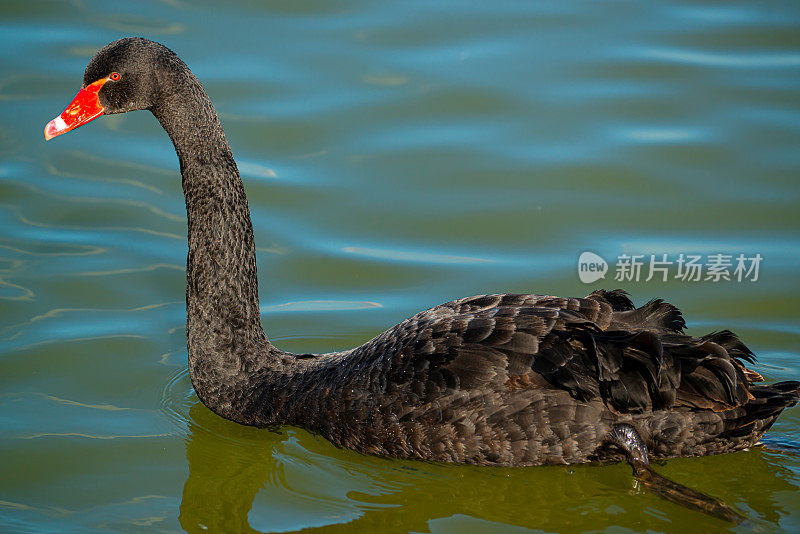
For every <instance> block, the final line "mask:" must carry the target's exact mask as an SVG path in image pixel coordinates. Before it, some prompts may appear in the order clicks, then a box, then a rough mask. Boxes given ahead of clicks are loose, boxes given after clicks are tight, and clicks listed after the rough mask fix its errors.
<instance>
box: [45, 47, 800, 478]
mask: <svg viewBox="0 0 800 534" xmlns="http://www.w3.org/2000/svg"><path fill="white" fill-rule="evenodd" d="M84 92H85V93H84ZM81 95H83V96H82V97H81ZM79 97H81V98H83V100H80V102H79ZM84 101H86V102H89V101H91V105H88V104H82V103H81V102H84ZM76 102H77V104H76ZM76 106H77V107H76ZM92 106H100V107H99V108H96V107H92ZM75 109H78V111H75V112H74V113H72V114H70V113H68V112H69V111H70V110H73V111H74V110H75ZM98 109H99V110H100V111H97V110H98ZM136 109H147V110H150V111H151V112H152V113H153V115H155V117H156V118H157V119H158V121H159V122H160V123H161V125H162V126H163V127H164V129H165V130H166V131H167V133H168V134H169V136H170V138H171V140H172V142H173V144H174V146H175V149H176V152H177V154H178V158H179V161H180V169H181V175H182V184H183V190H184V195H185V198H186V210H187V215H188V257H187V291H186V304H187V337H188V352H189V371H190V375H191V379H192V384H193V386H194V388H195V390H196V392H197V395H198V397H199V398H200V400H201V401H202V402H203V403H204V404H205V405H206V406H207V407H208V408H210V409H211V410H213V411H214V412H216V413H217V414H219V415H221V416H222V417H225V418H227V419H230V420H232V421H236V422H238V423H241V424H244V425H253V426H259V427H265V426H270V425H283V424H287V425H297V426H301V427H304V428H306V429H308V430H311V431H313V432H316V433H319V434H321V435H322V436H324V437H325V438H327V439H328V440H330V441H331V442H333V443H335V444H337V445H340V446H344V447H349V448H351V449H355V450H357V451H361V452H364V453H370V454H378V455H387V456H393V457H401V458H411V459H423V460H434V461H445V462H462V463H471V464H479V465H508V466H510V465H540V464H556V463H575V462H590V461H598V460H611V459H618V458H622V457H624V456H623V454H624V452H625V447H624V442H623V441H620V440H621V439H623V438H619V437H618V436H621V435H623V434H624V435H625V436H636V435H638V436H640V437H641V443H642V445H641V447H640V448H643V447H645V446H646V448H647V450H648V451H649V454H650V456H651V457H657V458H658V457H662V458H665V457H674V456H697V455H707V454H716V453H723V452H730V451H736V450H741V449H745V448H747V447H750V446H752V445H754V444H756V443H757V442H758V440H759V439H760V437H761V436H762V435H763V433H764V432H765V431H766V430H767V429H769V427H770V426H771V425H772V424H773V423H774V422H775V420H776V418H777V417H778V415H779V414H780V413H781V411H782V410H783V409H784V408H786V407H787V406H791V405H794V404H795V403H796V402H797V400H798V397H800V383H798V382H782V383H777V384H772V385H758V384H757V383H756V382H758V381H760V379H761V377H760V376H759V375H758V374H757V373H755V372H754V371H751V370H749V369H747V367H746V366H745V363H746V362H752V361H753V360H754V355H753V354H752V352H751V351H750V350H749V349H748V348H747V347H746V346H745V345H744V344H742V342H741V341H739V340H738V339H737V337H736V336H735V335H734V334H732V333H731V332H729V331H722V332H716V333H712V334H709V335H707V336H703V337H699V338H695V337H691V336H688V335H685V334H684V333H683V328H684V326H685V323H684V320H683V318H682V316H681V314H680V312H679V311H678V310H677V308H675V307H674V306H672V305H670V304H667V303H665V302H662V301H661V300H653V301H650V302H648V303H647V304H645V305H644V306H642V307H639V308H635V307H634V306H633V304H632V302H631V300H630V299H629V298H628V296H627V294H626V293H624V292H623V291H621V290H614V291H602V290H599V291H595V292H593V293H592V294H590V295H588V296H587V297H585V298H560V297H553V296H544V295H521V294H496V295H479V296H474V297H469V298H464V299H460V300H455V301H452V302H448V303H446V304H442V305H440V306H436V307H434V308H431V309H429V310H425V311H423V312H420V313H418V314H416V315H414V316H413V317H410V318H408V319H406V320H405V321H403V322H401V323H400V324H398V325H396V326H394V327H393V328H391V329H389V330H387V331H386V332H384V333H382V334H380V335H379V336H377V337H375V338H374V339H372V340H370V341H368V342H367V343H365V344H364V345H362V346H360V347H357V348H354V349H351V350H348V351H344V352H337V353H331V354H314V355H311V354H302V355H297V354H291V353H288V352H285V351H282V350H280V349H278V348H276V347H275V346H273V345H272V344H271V343H270V341H269V340H268V338H267V336H266V335H265V334H264V331H263V329H262V326H261V319H260V315H259V302H258V287H257V276H256V262H255V245H254V240H253V230H252V224H251V221H250V214H249V210H248V206H247V198H246V196H245V191H244V187H243V185H242V181H241V179H240V178H239V173H238V170H237V167H236V163H235V162H234V159H233V155H232V153H231V150H230V148H229V146H228V142H227V140H226V138H225V134H224V133H223V130H222V126H221V124H220V122H219V119H218V118H217V115H216V113H215V111H214V108H213V106H212V104H211V101H210V100H209V98H208V96H207V95H206V93H205V91H204V90H203V87H202V85H201V84H200V82H199V81H198V80H197V78H196V77H195V76H194V75H193V74H192V72H191V71H190V70H189V69H188V68H187V67H186V65H185V64H184V63H183V61H181V60H180V59H179V58H178V56H177V55H175V54H174V53H173V52H172V51H170V50H169V49H167V48H166V47H164V46H162V45H160V44H158V43H154V42H152V41H148V40H146V39H142V38H125V39H121V40H119V41H115V42H113V43H111V44H109V45H107V46H106V47H104V48H103V49H102V50H100V51H99V52H98V53H97V55H96V56H95V57H94V58H92V60H91V61H90V62H89V64H88V66H87V68H86V72H85V75H84V88H83V89H82V90H81V93H79V94H78V97H76V100H75V101H73V103H72V104H70V107H69V108H67V110H66V111H65V112H64V113H63V114H62V115H61V116H60V117H57V118H56V119H54V121H51V123H50V124H48V126H47V128H46V129H45V136H46V137H47V138H51V137H54V136H55V135H59V134H61V133H64V132H65V131H69V130H71V129H73V128H75V127H77V126H80V125H81V124H84V123H86V122H88V121H90V120H93V119H94V118H96V117H98V116H100V115H102V114H112V113H122V112H127V111H132V110H136ZM92 114H93V116H91V117H90V116H89V115H92ZM75 117H77V118H75ZM620 425H625V426H624V427H620ZM620 428H623V430H625V432H627V433H624V432H623V433H621V432H620V431H619V430H617V431H614V429H620ZM615 436H617V437H615ZM625 439H627V438H625ZM631 439H632V438H631ZM637 439H638V438H637ZM636 443H639V442H638V441H637V442H636ZM620 444H621V445H620Z"/></svg>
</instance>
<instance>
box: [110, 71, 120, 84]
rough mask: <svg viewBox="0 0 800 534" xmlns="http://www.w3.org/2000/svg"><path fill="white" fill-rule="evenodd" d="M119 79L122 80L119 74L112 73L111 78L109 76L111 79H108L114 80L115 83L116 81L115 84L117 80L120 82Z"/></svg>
mask: <svg viewBox="0 0 800 534" xmlns="http://www.w3.org/2000/svg"><path fill="white" fill-rule="evenodd" d="M119 78H120V76H119V72H112V73H111V76H109V77H108V79H109V80H113V81H115V82H116V81H117V80H119Z"/></svg>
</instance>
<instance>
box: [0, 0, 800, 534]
mask: <svg viewBox="0 0 800 534" xmlns="http://www.w3.org/2000/svg"><path fill="white" fill-rule="evenodd" d="M551 4H552V5H551ZM221 6H224V7H221ZM0 13H1V14H2V17H1V18H0V25H1V27H2V30H1V31H0V42H1V43H2V45H3V46H2V48H1V50H2V52H0V118H1V120H0V228H2V230H0V300H1V303H0V384H2V386H1V387H0V450H1V451H2V453H1V454H0V458H2V459H1V460H0V510H2V512H0V531H4V532H38V531H45V532H50V531H71V532H109V531H114V532H126V531H128V532H139V531H142V530H153V531H180V530H181V529H186V530H189V531H193V532H199V531H211V532H246V531H252V530H256V531H280V532H287V531H295V530H300V529H319V530H322V531H332V532H339V531H354V532H377V531H384V532H408V531H413V532H437V533H445V532H474V531H481V532H509V533H517V532H523V531H525V529H533V530H543V531H561V532H563V531H576V530H591V531H614V532H620V531H645V530H652V531H673V532H674V531H679V530H681V529H693V530H712V529H713V530H719V529H725V528H730V527H729V526H728V525H726V524H724V523H721V522H720V521H718V520H715V519H712V518H709V517H705V516H702V515H700V514H697V513H694V512H691V511H688V510H685V509H682V508H679V507H677V506H675V505H673V504H670V503H668V502H665V501H662V500H659V499H658V498H656V497H654V496H652V495H650V494H649V493H646V492H644V491H643V490H642V489H641V488H639V487H637V486H636V485H635V484H634V483H633V482H632V479H631V476H630V469H629V468H628V467H627V466H626V465H609V466H578V467H545V468H530V469H485V468H484V469H481V468H473V467H463V466H441V465H430V464H426V463H418V462H401V461H393V460H387V459H378V458H372V457H365V456H361V455H358V454H355V453H353V452H350V451H346V450H340V449H337V448H335V447H333V446H332V445H331V444H330V443H327V442H326V441H325V440H323V439H320V438H318V437H315V436H313V435H310V434H308V433H307V432H305V431H302V430H300V429H295V428H285V429H283V431H282V432H281V433H273V432H269V431H264V430H256V429H249V428H243V427H239V426H237V425H235V424H232V423H228V422H227V421H224V420H221V419H220V418H218V417H216V416H215V415H214V414H212V413H211V412H209V411H208V410H207V409H206V408H205V407H203V406H202V405H200V404H198V401H197V398H196V397H195V395H194V394H193V392H192V389H191V385H190V382H189V379H188V376H187V374H186V348H185V315H184V313H185V311H184V302H183V292H184V283H185V278H184V268H185V263H184V262H185V251H186V243H185V235H186V227H185V225H186V222H185V212H184V205H183V198H182V195H181V189H180V181H179V175H178V169H177V158H176V157H175V155H174V152H173V149H172V146H171V144H170V143H169V140H168V138H167V136H166V135H165V134H164V133H163V131H162V130H161V129H160V128H159V126H158V124H157V122H156V121H155V120H154V119H153V118H152V116H151V115H150V114H148V113H144V112H142V113H132V114H127V115H124V116H114V117H104V118H101V119H99V120H97V121H95V122H94V123H92V124H91V125H88V126H85V127H83V128H81V129H79V130H77V131H75V132H72V133H70V134H68V135H65V136H62V137H59V138H58V139H56V140H54V141H51V142H49V143H47V144H45V142H44V141H43V139H42V127H43V126H44V124H45V122H47V121H48V120H49V119H51V118H52V117H53V116H55V115H56V114H57V113H59V112H60V111H61V110H62V109H63V108H64V106H65V104H66V103H67V102H68V101H69V99H71V98H72V96H73V95H74V93H75V91H76V90H77V88H78V86H79V85H80V83H81V79H82V74H83V69H84V67H85V64H86V62H87V60H88V58H89V57H90V56H91V55H92V54H93V52H94V51H95V50H96V49H98V48H99V47H100V46H102V45H104V44H105V43H107V42H109V41H111V40H114V39H116V38H118V37H121V36H124V35H144V36H147V37H149V38H152V39H154V40H158V41H161V42H164V43H165V44H167V45H168V46H169V47H171V48H173V49H174V50H176V51H177V52H178V53H179V54H180V55H181V56H182V57H183V58H184V59H185V60H186V61H187V63H188V64H189V65H190V66H191V67H192V69H193V70H194V72H195V73H196V74H197V75H198V76H199V77H200V79H201V80H203V82H204V84H205V86H206V88H207V90H208V92H209V94H210V95H211V97H212V99H213V100H214V102H215V105H216V107H217V110H218V111H219V113H220V115H221V118H222V121H223V124H224V126H225V129H226V132H227V135H228V138H229V140H230V142H231V146H232V148H233V150H234V153H235V154H236V156H237V159H238V161H239V164H240V168H241V169H242V174H243V177H244V180H245V185H246V188H247V192H248V196H249V199H250V207H251V210H252V214H253V222H254V225H255V233H256V242H257V245H258V253H259V275H260V282H261V300H262V306H263V319H264V324H265V327H266V329H267V331H268V333H269V334H270V337H271V338H272V339H273V341H274V342H276V343H277V344H278V345H279V346H281V347H282V348H285V349H288V350H295V351H300V352H312V351H328V350H336V349H341V348H346V347H349V346H353V345H356V344H359V343H362V342H364V341H366V340H367V339H369V338H370V337H371V336H373V335H375V334H376V333H378V332H380V331H382V330H384V329H385V328H387V327H389V326H391V325H393V324H395V323H397V322H399V321H400V320H402V319H403V318H405V317H407V316H409V315H412V314H413V313H415V312H417V311H419V310H421V309H423V308H426V307H429V306H433V305H436V304H439V303H441V302H445V301H447V300H450V299H453V298H456V297H460V296H466V295H471V294H478V293H482V292H496V291H520V292H540V293H550V294H562V295H583V294H586V293H588V292H589V291H591V289H593V288H595V287H607V288H611V287H617V286H623V287H625V288H626V289H628V290H629V291H630V292H631V293H632V294H633V295H634V298H635V300H636V301H637V302H639V303H642V302H644V301H646V300H648V299H650V298H652V297H655V296H660V297H663V298H665V299H667V300H669V301H670V302H674V303H675V304H677V305H679V306H680V307H681V308H682V309H683V311H684V312H685V314H686V316H687V317H688V321H689V326H690V332H691V333H694V334H702V333H706V332H708V331H711V330H715V329H720V328H724V327H730V328H733V329H735V330H736V331H737V332H738V333H739V334H740V335H741V336H742V337H743V338H744V339H745V340H746V341H747V343H748V344H749V345H750V346H751V347H752V348H753V349H754V350H755V351H756V352H757V353H758V354H759V355H760V362H759V364H758V365H756V366H755V368H756V369H757V370H758V371H759V372H760V373H762V374H763V375H764V376H765V377H766V378H767V380H770V381H774V380H788V379H800V365H798V363H797V360H798V357H799V356H800V353H799V352H798V346H800V326H798V325H800V321H799V320H798V319H800V306H798V304H797V303H798V302H800V285H798V283H797V277H798V274H800V262H799V261H798V257H800V239H798V228H799V227H800V217H798V206H800V184H799V183H798V176H800V151H798V150H797V147H798V142H799V141H800V98H799V97H798V95H800V92H798V91H799V90H800V32H798V31H797V28H798V22H800V8H799V7H798V5H797V4H796V3H793V2H783V3H781V2H769V3H766V4H759V5H755V4H752V5H751V4H740V3H736V4H728V3H716V2H713V3H708V4H703V3H700V2H685V3H666V2H653V3H646V4H644V3H639V2H613V3H607V2H604V3H599V2H598V3H595V2H560V3H558V4H554V3H541V4H533V3H529V2H492V3H486V2H396V3H395V2H366V1H351V2H338V3H330V2H321V1H297V0H294V1H286V2H259V3H251V2H238V1H237V2H233V1H232V2H226V3H224V4H221V3H219V2H210V1H203V2H187V1H182V0H169V1H167V0H164V1H142V2H116V1H108V0H107V1H104V2H98V1H93V0H83V1H77V0H75V1H73V2H43V1H37V0H29V1H27V2H4V3H3V4H2V6H0ZM584 251H592V252H594V253H596V254H599V255H600V256H601V257H603V258H605V259H606V261H608V262H609V263H610V264H611V265H610V271H609V273H608V274H607V276H606V279H605V280H600V281H598V282H596V283H595V284H583V283H581V282H580V280H579V279H578V275H577V259H578V256H579V255H580V254H581V253H582V252H584ZM681 253H683V254H687V255H688V254H699V255H702V256H704V257H706V256H707V255H711V254H716V253H724V254H729V255H732V256H734V257H735V256H737V255H738V254H744V255H745V256H746V257H755V255H756V254H761V256H762V257H763V261H762V263H761V264H760V272H759V278H758V280H757V281H756V282H752V281H750V280H745V281H742V282H737V281H729V282H725V281H722V282H719V283H714V282H712V281H700V282H688V281H682V280H680V279H675V277H674V275H675V274H676V266H675V265H673V266H672V267H670V269H671V270H670V272H669V274H670V278H669V280H668V281H667V282H664V281H662V280H661V278H660V277H659V276H656V277H654V278H653V279H651V280H650V281H649V282H648V281H645V280H644V279H645V278H646V276H645V274H646V271H644V274H643V276H642V278H641V280H640V281H639V282H635V281H622V282H618V281H615V280H614V269H615V265H614V264H615V262H616V260H617V257H618V256H620V255H621V254H629V255H630V254H645V255H649V254H655V255H657V256H658V257H660V255H661V254H668V255H669V259H671V260H675V259H676V258H677V257H678V256H679V254H681ZM648 257H649V256H648ZM799 422H800V409H797V408H795V409H792V410H788V411H787V412H786V413H785V414H784V415H783V417H782V418H781V419H780V420H779V421H778V423H777V424H776V425H775V426H774V428H773V430H772V431H771V432H770V433H769V434H768V437H767V439H766V440H765V441H766V444H767V446H766V448H763V449H758V450H751V451H748V452H742V453H737V454H731V455H725V456H718V457H710V458H694V459H680V460H670V461H668V462H666V463H664V464H663V465H658V466H657V469H658V470H659V471H660V472H661V473H662V474H664V475H666V476H669V477H672V478H673V479H675V480H678V481H680V482H683V483H685V484H688V485H690V486H692V487H695V488H697V489H700V490H701V491H705V492H707V493H710V494H713V495H715V496H717V497H719V498H722V499H724V500H725V501H726V502H728V503H729V504H731V505H734V506H736V507H737V508H738V509H740V510H741V511H742V512H744V513H745V514H747V515H748V517H749V518H750V520H751V523H750V525H749V526H745V527H738V528H737V529H738V530H744V531H746V530H750V529H754V528H755V529H759V530H762V531H795V532H796V531H798V530H800V456H798V454H800V430H798V428H799V427H798V423H799ZM737 529H734V530H737Z"/></svg>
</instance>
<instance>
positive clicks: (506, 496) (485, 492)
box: [180, 403, 797, 532]
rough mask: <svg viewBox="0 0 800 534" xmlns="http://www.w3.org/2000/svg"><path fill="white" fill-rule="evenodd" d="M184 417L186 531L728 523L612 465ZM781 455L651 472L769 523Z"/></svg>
mask: <svg viewBox="0 0 800 534" xmlns="http://www.w3.org/2000/svg"><path fill="white" fill-rule="evenodd" d="M188 424H189V435H188V438H187V440H186V456H187V460H188V464H189V477H188V479H187V480H186V483H185V485H184V488H183V498H182V501H181V507H180V523H181V526H182V527H183V528H184V529H186V530H187V531H188V532H204V531H211V532H292V531H299V530H306V531H307V530H308V529H317V530H319V529H323V528H324V529H325V532H339V531H342V532H344V531H347V532H351V531H352V530H353V529H354V528H355V529H356V530H357V531H359V532H386V531H389V532H392V531H421V532H428V531H434V532H435V531H438V530H440V529H443V530H449V529H452V528H456V527H457V528H459V529H461V528H473V529H481V530H485V529H486V528H489V527H492V528H501V527H510V525H515V526H517V527H527V528H532V529H544V530H564V529H567V530H568V529H570V528H574V529H576V530H579V529H581V528H583V527H585V525H587V524H591V522H592V521H598V522H599V523H598V524H607V523H608V521H609V518H610V517H611V516H613V522H614V524H616V525H618V526H620V527H622V528H631V529H635V530H637V531H642V530H651V529H652V530H674V529H677V528H681V527H682V526H686V527H691V528H695V529H709V530H711V529H713V530H716V531H719V530H724V529H726V528H727V529H731V530H736V528H737V527H733V526H731V525H729V524H727V523H724V522H722V521H720V520H717V519H714V518H712V517H708V516H705V515H703V514H700V513H696V512H692V511H688V510H685V509H683V508H680V507H678V506H677V505H674V504H672V503H668V502H665V501H662V500H660V499H658V498H657V497H655V496H653V495H651V494H650V493H648V492H646V491H644V490H643V489H641V488H640V487H638V486H637V484H636V483H635V482H634V481H633V478H632V477H631V474H630V470H629V468H628V466H627V465H624V464H616V465H604V466H597V465H589V466H566V467H561V466H558V467H541V468H516V469H493V468H475V467H470V466H449V465H437V464H426V463H420V462H403V461H397V460H389V459H383V458H374V457H368V456H362V455H359V454H356V453H353V452H351V451H347V450H341V449H337V448H335V447H333V446H332V445H331V444H330V443H328V442H326V441H325V440H322V439H319V438H316V437H314V436H312V435H310V434H308V433H305V432H303V431H301V430H297V429H284V431H283V432H281V433H279V432H274V431H269V430H259V429H253V428H246V427H241V426H239V425H236V424H233V423H229V422H227V421H225V420H223V419H221V418H219V417H217V416H216V415H214V414H213V413H211V412H210V411H209V410H207V409H206V408H205V407H204V406H202V405H201V404H199V403H198V404H195V405H193V406H192V407H191V409H190V410H189V423H188ZM795 460H796V459H795ZM786 463H787V456H786V455H785V454H784V453H782V452H776V451H771V450H754V451H750V452H744V453H737V454H734V455H727V456H724V457H708V458H692V459H680V460H672V461H669V462H664V463H662V465H659V466H657V469H658V470H659V471H660V472H661V473H663V474H665V475H667V476H670V477H672V478H674V479H675V480H680V481H681V482H683V483H686V484H687V485H690V486H692V487H695V488H697V489H701V490H703V491H707V492H710V493H712V494H714V495H715V496H718V497H721V498H723V499H725V500H726V501H727V502H729V503H730V504H732V505H735V506H736V507H737V508H739V509H740V510H741V511H743V512H744V513H745V514H747V515H748V516H749V518H750V520H751V522H750V524H749V525H748V526H746V527H744V528H745V529H752V528H754V527H756V528H757V529H760V528H764V529H773V528H775V527H776V526H778V525H779V524H780V520H781V518H783V517H785V516H786V515H787V514H788V510H787V508H786V505H787V504H788V503H787V502H786V501H785V500H784V499H785V495H788V494H791V492H796V491H797V486H796V484H794V483H792V482H790V481H791V480H792V473H791V468H788V467H786ZM743 473H746V476H742V474H743ZM765 488H769V490H766V491H765ZM410 510H413V513H409V511H410ZM487 522H488V523H487ZM738 528H742V527H738Z"/></svg>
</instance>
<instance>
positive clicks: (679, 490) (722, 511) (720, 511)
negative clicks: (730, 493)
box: [608, 424, 746, 524]
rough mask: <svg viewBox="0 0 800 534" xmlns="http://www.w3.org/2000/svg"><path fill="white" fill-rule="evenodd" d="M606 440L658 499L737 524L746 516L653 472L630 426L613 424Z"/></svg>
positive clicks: (639, 438)
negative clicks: (616, 447) (619, 452)
mask: <svg viewBox="0 0 800 534" xmlns="http://www.w3.org/2000/svg"><path fill="white" fill-rule="evenodd" d="M608 441H609V442H610V443H613V444H615V445H617V446H618V447H619V448H621V449H622V450H623V451H624V452H625V456H626V457H627V459H628V463H629V464H631V466H632V467H633V475H634V476H635V477H636V478H637V479H638V480H639V481H640V482H641V483H642V484H644V486H645V487H646V488H647V489H649V490H650V491H652V492H653V493H655V494H656V495H658V496H659V497H661V498H662V499H666V500H668V501H672V502H674V503H676V504H680V505H682V506H685V507H687V508H691V509H692V510H697V511H700V512H703V513H705V514H708V515H711V516H714V517H717V518H719V519H724V520H725V521H730V522H732V523H737V524H738V523H741V522H742V521H744V520H745V519H746V518H745V517H744V516H743V515H742V514H740V513H739V512H737V511H736V510H734V509H733V508H731V507H730V506H728V505H727V504H725V503H724V502H722V501H720V500H719V499H715V498H714V497H711V496H710V495H706V494H705V493H701V492H699V491H696V490H693V489H691V488H687V487H686V486H684V485H682V484H678V483H677V482H673V481H672V480H669V479H668V478H665V477H662V476H661V475H659V474H658V473H656V472H655V471H653V469H652V468H651V467H650V461H649V460H648V458H647V446H646V445H645V443H644V440H642V438H641V436H639V433H638V432H637V431H636V429H635V428H633V427H632V426H631V425H628V424H620V425H616V426H615V427H614V428H613V429H612V430H611V433H610V434H609V435H608Z"/></svg>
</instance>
